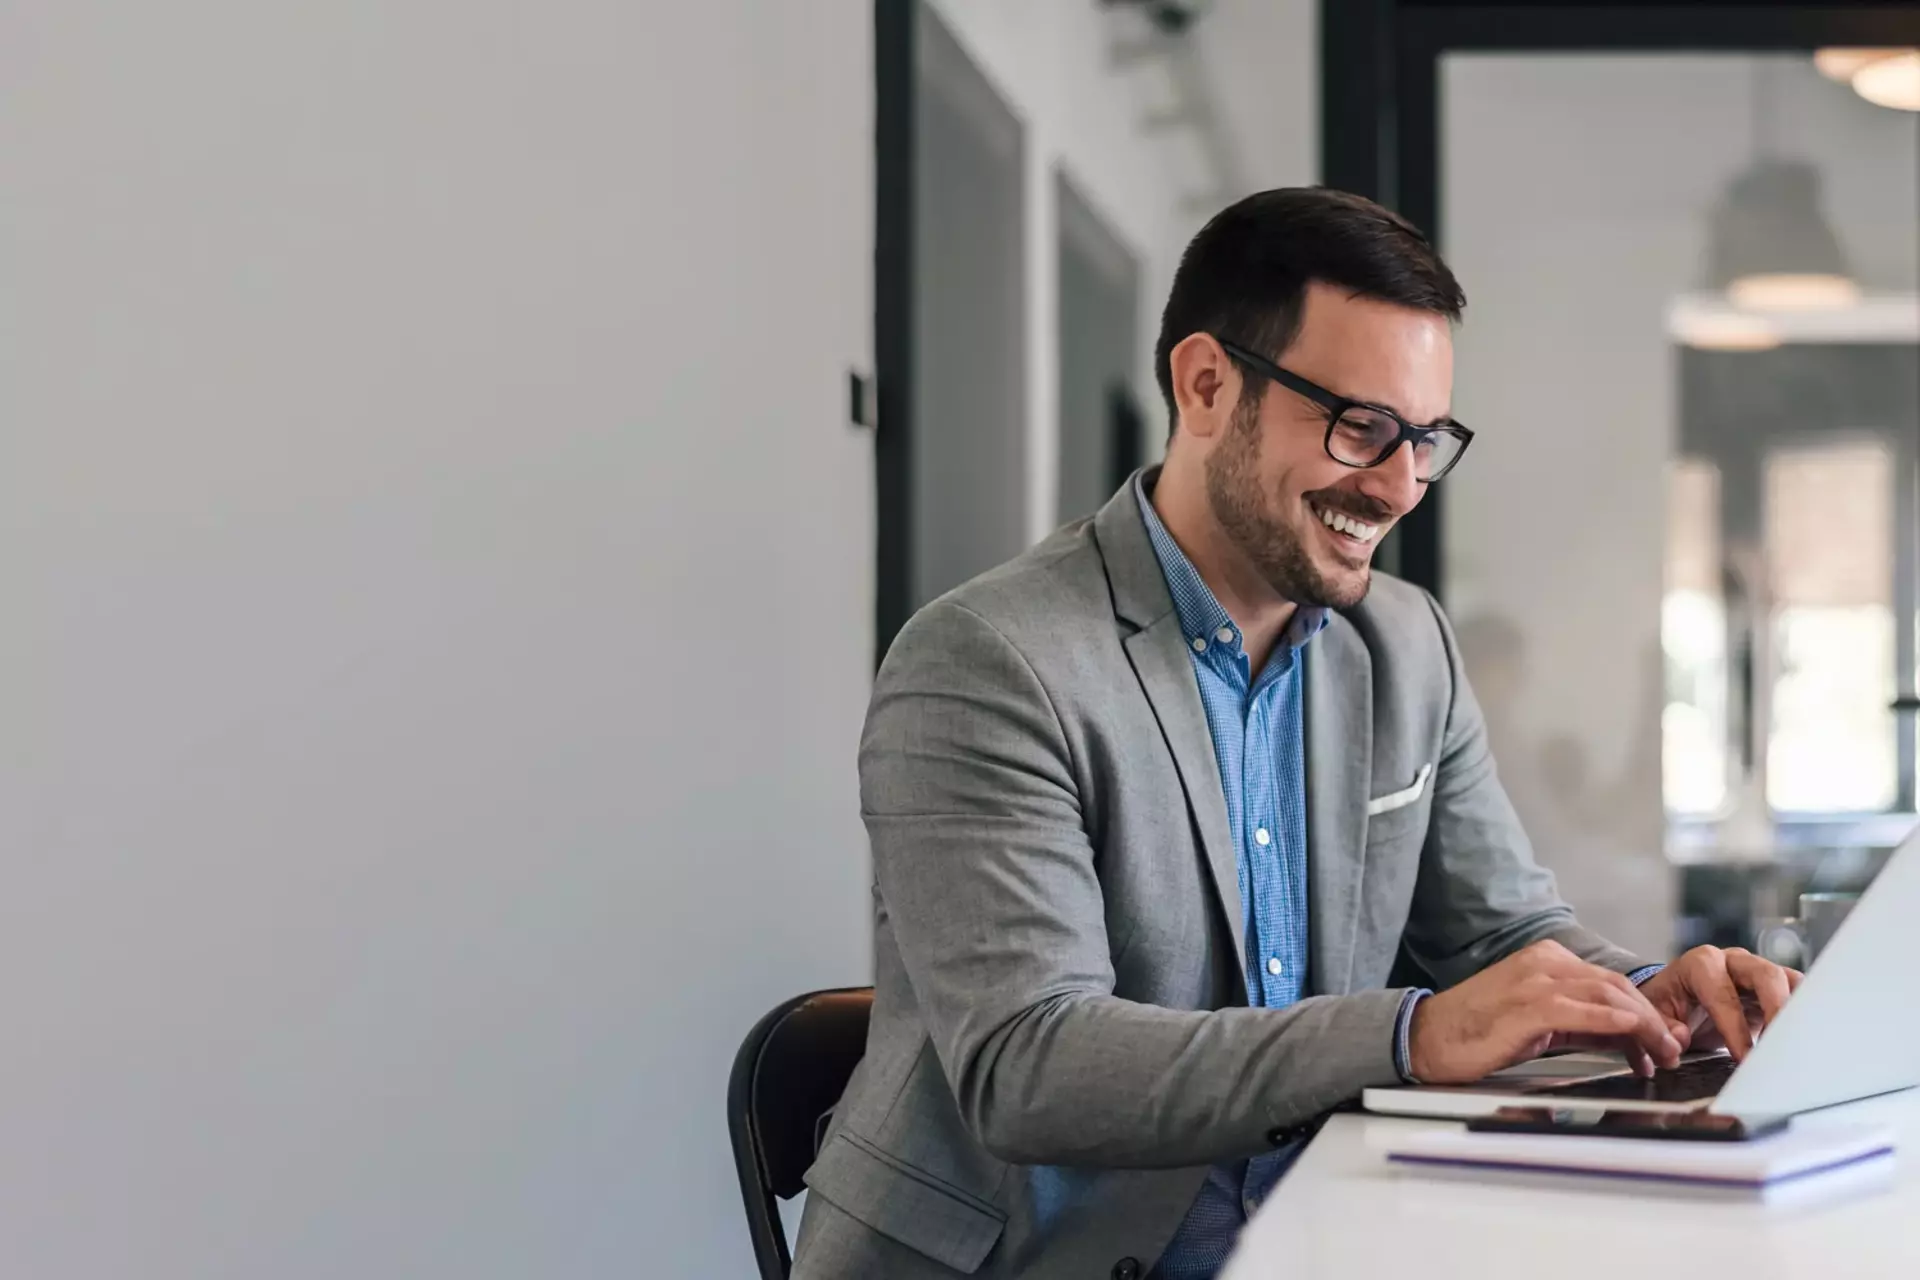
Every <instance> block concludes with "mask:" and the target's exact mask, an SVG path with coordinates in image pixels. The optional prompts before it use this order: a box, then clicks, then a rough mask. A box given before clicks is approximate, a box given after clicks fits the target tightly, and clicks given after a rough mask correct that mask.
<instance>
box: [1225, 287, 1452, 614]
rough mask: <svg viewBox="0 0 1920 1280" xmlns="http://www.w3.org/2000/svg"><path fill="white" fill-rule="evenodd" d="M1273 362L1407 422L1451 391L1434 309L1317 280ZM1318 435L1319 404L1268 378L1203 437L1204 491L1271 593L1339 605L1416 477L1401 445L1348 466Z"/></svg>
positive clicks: (1427, 414) (1366, 576)
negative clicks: (1206, 442)
mask: <svg viewBox="0 0 1920 1280" xmlns="http://www.w3.org/2000/svg"><path fill="white" fill-rule="evenodd" d="M1278 363H1279V364H1280V366H1281V367H1282V368H1284V369H1286V370H1287V371H1288V372H1290V373H1294V374H1297V375H1299V376H1300V377H1302V378H1305V379H1307V380H1308V381H1310V382H1315V383H1318V384H1319V385H1320V386H1322V387H1325V388H1326V389H1327V390H1329V391H1332V392H1335V393H1336V394H1338V395H1342V396H1349V397H1352V398H1353V399H1356V400H1364V401H1366V402H1367V403H1369V404H1374V405H1379V406H1381V407H1383V408H1388V409H1392V410H1394V411H1395V412H1397V413H1398V414H1399V415H1400V416H1401V417H1402V418H1405V419H1406V420H1407V421H1409V422H1413V423H1422V424H1424V423H1429V422H1434V421H1436V420H1438V419H1440V418H1443V417H1445V416H1446V415H1447V411H1448V407H1449V404H1450V403H1451V401H1452V397H1453V335H1452V332H1451V331H1450V329H1449V327H1448V324H1447V320H1446V318H1445V317H1443V316H1437V315H1431V314H1429V313H1427V312H1423V311H1417V310H1414V309H1413V308H1410V307H1402V306H1397V305H1395V304H1393V303H1387V302H1377V301H1373V300H1371V299H1367V298H1353V297H1349V296H1347V295H1346V294H1345V293H1344V292H1343V291H1341V290H1339V289H1337V288H1334V287H1332V286H1328V285H1323V284H1313V285H1311V286H1309V288H1308V291H1307V297H1306V304H1305V308H1304V310H1303V312H1302V315H1301V324H1300V332H1299V334H1298V336H1296V337H1295V338H1294V340H1293V343H1292V344H1291V345H1290V346H1289V347H1288V348H1287V349H1286V350H1285V351H1283V352H1281V353H1280V355H1279V359H1278ZM1326 435H1327V414H1326V411H1325V410H1324V409H1322V408H1321V407H1320V406H1319V405H1317V404H1315V403H1313V402H1312V401H1311V400H1308V399H1307V398H1306V397H1304V396H1301V395H1299V394H1297V393H1295V392H1293V391H1290V390H1288V389H1287V388H1285V387H1282V386H1279V385H1278V384H1274V383H1269V384H1268V385H1267V387H1266V390H1265V393H1264V394H1263V395H1262V396H1261V397H1260V399H1259V400H1258V401H1257V402H1253V403H1246V402H1244V401H1243V402H1242V403H1240V404H1238V405H1237V406H1236V407H1235V409H1234V412H1233V420H1232V422H1231V424H1230V425H1229V426H1228V427H1227V429H1226V430H1225V432H1224V433H1223V434H1222V435H1221V436H1220V437H1219V438H1218V439H1216V440H1215V441H1214V443H1213V448H1212V450H1211V451H1210V452H1209V454H1208V455H1207V458H1206V485H1207V498H1208V501H1209V503H1210V504H1211V506H1212V509H1213V515H1214V518H1215V519H1216V520H1217V521H1218V522H1219V524H1220V527H1221V529H1222V530H1224V531H1225V533H1226V535H1227V536H1228V538H1230V539H1231V540H1232V541H1233V542H1234V544H1235V545H1236V546H1237V547H1238V549H1239V550H1240V552H1241V553H1242V554H1243V555H1245V556H1246V557H1247V559H1248V561H1249V562H1250V563H1252V564H1253V565H1254V567H1255V568H1256V569H1258V570H1259V571H1260V573H1261V575H1262V576H1263V577H1264V578H1265V579H1266V580H1267V582H1268V584H1269V585H1270V586H1272V587H1273V589H1274V590H1275V591H1276V592H1278V593H1279V594H1280V595H1281V596H1283V597H1285V598H1286V599H1288V600H1292V601H1294V602H1295V603H1297V604H1308V605H1323V606H1327V607H1330V608H1338V609H1345V608H1351V607H1352V606H1353V605H1356V604H1358V603H1360V601H1361V600H1362V599H1364V598H1365V596H1366V594H1367V587H1368V585H1369V583H1370V581H1371V578H1372V572H1373V571H1372V562H1373V552H1374V548H1375V547H1377V546H1379V545H1380V539H1381V538H1382V537H1384V536H1385V535H1386V532H1387V530H1388V529H1390V528H1392V527H1393V525H1394V523H1395V522H1396V521H1398V520H1399V519H1400V517H1401V516H1404V515H1405V514H1406V513H1407V512H1409V511H1411V510H1413V508H1414V507H1415V506H1417V505H1418V504H1419V502H1420V499H1421V497H1422V495H1423V494H1424V493H1425V490H1426V486H1425V485H1423V484H1420V483H1419V482H1418V481H1416V480H1415V479H1414V470H1413V453H1412V450H1410V449H1407V448H1404V447H1402V448H1400V449H1398V450H1396V451H1395V453H1394V454H1393V456H1392V457H1390V458H1388V459H1387V460H1386V461H1385V462H1383V463H1381V464H1380V465H1379V466H1377V467H1368V468H1364V469H1357V468H1354V467H1349V466H1346V465H1344V464H1342V463H1339V462H1336V461H1334V460H1333V459H1332V458H1331V457H1329V456H1328V455H1327V450H1326ZM1335 524H1340V525H1343V526H1344V528H1335V527H1334V526H1335Z"/></svg>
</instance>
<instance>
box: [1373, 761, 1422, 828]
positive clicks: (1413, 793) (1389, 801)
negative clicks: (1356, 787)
mask: <svg viewBox="0 0 1920 1280" xmlns="http://www.w3.org/2000/svg"><path fill="white" fill-rule="evenodd" d="M1432 776H1433V766H1432V765H1430V764H1423V765H1421V766H1420V774H1419V776H1418V777H1416V778H1415V779H1414V780H1413V785H1412V786H1410V787H1408V788H1407V789H1406V790H1405V791H1396V792H1394V793H1393V794H1392V795H1385V796H1381V797H1380V798H1379V799H1378V800H1369V801H1367V816H1368V817H1369V818H1377V817H1379V816H1380V815H1381V814H1383V813H1392V812H1393V811H1394V810H1395V809H1404V808H1406V807H1407V806H1408V805H1410V804H1412V803H1413V802H1414V801H1415V800H1418V799H1419V798H1420V795H1421V793H1422V792H1424V791H1425V790H1426V789H1427V779H1428V778H1431V777H1432Z"/></svg>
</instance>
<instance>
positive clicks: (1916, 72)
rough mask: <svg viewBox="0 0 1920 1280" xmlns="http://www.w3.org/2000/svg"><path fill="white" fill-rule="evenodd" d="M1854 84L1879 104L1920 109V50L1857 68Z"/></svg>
mask: <svg viewBox="0 0 1920 1280" xmlns="http://www.w3.org/2000/svg"><path fill="white" fill-rule="evenodd" d="M1851 83H1852V85H1853V91H1854V92H1855V93H1857V94H1859V95H1860V96H1861V97H1863V98H1865V99H1866V100H1867V101H1868V102H1871V103H1873V104H1874V105H1875V106H1881V107H1892V108H1893V109H1894V110H1896V111H1920V49H1908V50H1905V51H1904V52H1901V53H1895V54H1891V55H1890V56H1888V57H1885V58H1877V59H1875V60H1874V61H1872V62H1869V63H1867V64H1866V65H1865V66H1863V67H1861V68H1860V69H1859V70H1858V71H1855V72H1854V73H1853V78H1852V81H1851Z"/></svg>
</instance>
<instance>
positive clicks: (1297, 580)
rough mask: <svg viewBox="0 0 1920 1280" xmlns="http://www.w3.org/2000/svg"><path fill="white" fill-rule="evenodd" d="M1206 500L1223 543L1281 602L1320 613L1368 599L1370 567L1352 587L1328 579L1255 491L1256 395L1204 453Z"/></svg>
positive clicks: (1238, 409)
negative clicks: (1223, 436)
mask: <svg viewBox="0 0 1920 1280" xmlns="http://www.w3.org/2000/svg"><path fill="white" fill-rule="evenodd" d="M1206 471H1207V502H1208V504H1209V505H1210V506H1211V507H1212V508H1213V518H1214V520H1215V521H1217V522H1218V523H1219V525H1220V528H1221V530H1222V531H1224V532H1225V533H1226V535H1227V540H1228V541H1229V542H1231V543H1233V545H1234V546H1235V547H1237V548H1238V549H1239V551H1240V554H1241V555H1243V556H1245V557H1246V558H1247V560H1248V561H1249V562H1250V563H1251V564H1252V565H1253V567H1254V569H1255V570H1257V571H1258V572H1259V574H1260V576H1261V577H1262V578H1264V579H1266V582H1267V585H1268V586H1270V587H1272V588H1273V589H1274V591H1275V592H1276V593H1278V594H1279V595H1280V596H1281V597H1282V598H1283V599H1287V600H1291V601H1293V602H1294V603H1295V604H1303V605H1312V606H1318V607H1320V608H1323V609H1351V608H1353V607H1354V606H1355V605H1357V604H1359V603H1360V602H1361V601H1362V600H1364V599H1366V597H1367V588H1368V587H1370V586H1371V585H1372V584H1373V569H1372V567H1371V566H1367V567H1365V568H1362V569H1360V570H1359V572H1358V576H1357V578H1356V579H1355V580H1354V581H1353V582H1352V583H1351V584H1346V583H1341V584H1335V583H1332V582H1329V581H1327V578H1326V575H1324V574H1322V573H1321V572H1320V570H1319V569H1318V568H1316V567H1315V566H1314V563H1313V560H1312V559H1311V557H1309V556H1308V554H1307V549H1306V547H1304V546H1302V545H1301V542H1300V538H1299V536H1298V535H1297V534H1295V533H1294V531H1293V530H1292V529H1290V528H1289V527H1288V526H1287V525H1286V524H1284V523H1282V522H1281V521H1279V520H1276V519H1274V518H1273V516H1272V515H1270V514H1269V513H1268V511H1267V507H1266V503H1265V502H1264V501H1263V495H1262V494H1261V491H1260V397H1259V396H1242V397H1241V400H1240V403H1239V404H1238V405H1236V406H1235V407H1234V411H1233V420H1232V421H1231V422H1230V423H1229V424H1228V427H1227V438H1226V439H1224V440H1222V441H1221V442H1220V443H1219V445H1218V446H1217V447H1216V448H1215V449H1214V451H1213V452H1212V453H1211V454H1210V455H1208V457H1207V464H1206Z"/></svg>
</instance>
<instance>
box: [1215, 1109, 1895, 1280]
mask: <svg viewBox="0 0 1920 1280" xmlns="http://www.w3.org/2000/svg"><path fill="white" fill-rule="evenodd" d="M1916 1094H1920V1091H1912V1092H1908V1093H1905V1094H1899V1095H1896V1096H1894V1097H1890V1098H1883V1099H1877V1100H1873V1101H1868V1102H1862V1103H1855V1104H1853V1105H1851V1106H1847V1107H1835V1108H1832V1109H1830V1110H1827V1111H1822V1112H1817V1113H1815V1114H1813V1115H1808V1116H1802V1117H1801V1118H1800V1119H1799V1120H1798V1121H1796V1123H1798V1124H1830V1123H1836V1122H1842V1121H1871V1122H1879V1123H1886V1124H1890V1125H1893V1126H1894V1127H1895V1128H1896V1129H1898V1130H1899V1134H1900V1152H1899V1156H1898V1157H1897V1158H1898V1160H1899V1162H1900V1166H1899V1172H1898V1174H1897V1176H1896V1181H1895V1183H1894V1185H1893V1186H1892V1187H1890V1188H1888V1189H1886V1190H1883V1191H1881V1192H1879V1193H1877V1194H1872V1195H1869V1196H1867V1197H1865V1198H1856V1199H1852V1200H1847V1201H1843V1202H1841V1203H1838V1204H1829V1205H1827V1206H1825V1207H1819V1206H1804V1207H1797V1208H1794V1207H1784V1206H1776V1207H1768V1206H1765V1205H1757V1204H1731V1203H1715V1202H1709V1201H1698V1200H1689V1201H1681V1200H1677V1199H1675V1198H1673V1197H1672V1196H1667V1197H1662V1195H1661V1194H1660V1193H1659V1192H1658V1191H1645V1190H1638V1189H1636V1190H1631V1191H1627V1190H1622V1191H1617V1192H1616V1191H1598V1192H1596V1191H1576V1190H1563V1189H1548V1188H1536V1187H1517V1186H1501V1185H1492V1184H1478V1183H1465V1182H1450V1181H1437V1180H1433V1179H1430V1178H1426V1177H1423V1176H1422V1175H1420V1174H1418V1173H1415V1172H1412V1171H1404V1170H1402V1169H1400V1168H1399V1167H1397V1166H1393V1165H1389V1164H1388V1163H1387V1160H1386V1156H1385V1154H1384V1150H1383V1146H1384V1144H1385V1142H1386V1141H1387V1140H1388V1138H1389V1135H1392V1134H1396V1133H1405V1132H1406V1131H1408V1130H1409V1129H1412V1128H1414V1127H1417V1126H1421V1125H1432V1124H1443V1123H1447V1122H1445V1121H1432V1120H1400V1119H1392V1118H1389V1117H1385V1116H1369V1115H1339V1116H1335V1117H1334V1118H1333V1119H1332V1120H1331V1121H1330V1122H1328V1124H1327V1126H1326V1127H1325V1128H1324V1129H1322V1130H1321V1131H1320V1135H1319V1136H1318V1137H1316V1138H1315V1139H1314V1140H1313V1144H1312V1145H1311V1146H1309V1147H1308V1148H1307V1151H1306V1154H1305V1155H1303V1156H1302V1157H1301V1158H1300V1162H1299V1163H1298V1164H1297V1165H1295V1166H1294V1168H1293V1170H1292V1171H1291V1172H1290V1173H1288V1175H1287V1176H1286V1177H1285V1178H1284V1179H1283V1180H1282V1181H1281V1183H1280V1186H1279V1187H1278V1188H1277V1189H1276V1190H1275V1192H1274V1194H1273V1196H1272V1197H1271V1198H1270V1199H1269V1200H1268V1201H1267V1203H1266V1204H1265V1205H1264V1206H1262V1208H1261V1209H1260V1212H1259V1213H1257V1214H1255V1215H1254V1218H1253V1221H1252V1222H1250V1223H1248V1224H1247V1228H1246V1233H1245V1235H1244V1236H1243V1237H1242V1240H1241V1245H1240V1250H1239V1252H1238V1253H1237V1254H1235V1255H1234V1259H1233V1261H1232V1262H1231V1263H1230V1264H1229V1265H1228V1267H1227V1269H1226V1272H1225V1273H1224V1280H1268V1278H1269V1277H1279V1278H1284V1280H1321V1278H1322V1277H1328V1278H1333V1277H1339V1278H1341V1280H1345V1278H1346V1277H1361V1278H1363V1280H1370V1278H1371V1277H1381V1278H1382V1280H1396V1278H1397V1280H1449V1278H1451V1277H1462V1278H1463V1280H1464V1278H1468V1277H1470V1278H1471V1280H1506V1278H1507V1277H1512V1278H1513V1280H1586V1278H1587V1277H1593V1278H1594V1280H1632V1278H1633V1277H1636V1276H1645V1277H1648V1278H1649V1280H1658V1278H1661V1277H1684V1276H1689V1275H1696V1276H1714V1275H1721V1276H1728V1277H1737V1278H1738V1280H1775V1278H1778V1280H1800V1278H1801V1277H1805V1278H1806V1280H1829V1278H1838V1277H1846V1278H1847V1280H1864V1278H1871V1277H1882V1276H1884V1277H1889V1278H1891V1277H1896V1276H1897V1277H1900V1280H1915V1278H1916V1277H1920V1097H1917V1096H1916Z"/></svg>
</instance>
